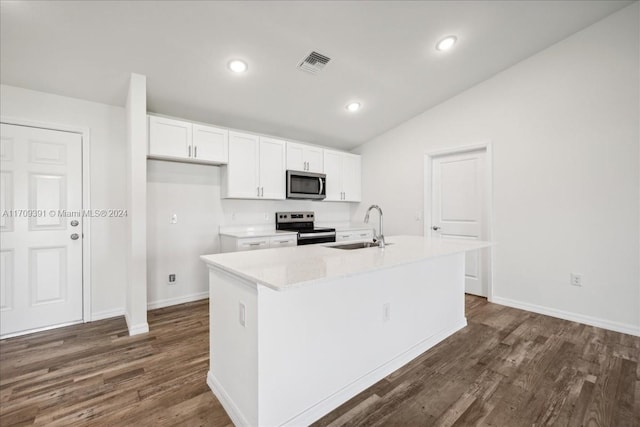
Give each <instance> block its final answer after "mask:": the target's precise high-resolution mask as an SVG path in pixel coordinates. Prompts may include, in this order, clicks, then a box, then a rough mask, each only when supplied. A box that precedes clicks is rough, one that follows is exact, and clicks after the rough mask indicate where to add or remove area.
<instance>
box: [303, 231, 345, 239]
mask: <svg viewBox="0 0 640 427" xmlns="http://www.w3.org/2000/svg"><path fill="white" fill-rule="evenodd" d="M335 235H336V232H335V231H327V232H326V233H298V238H299V239H311V238H314V237H331V236H335Z"/></svg>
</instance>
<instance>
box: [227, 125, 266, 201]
mask: <svg viewBox="0 0 640 427" xmlns="http://www.w3.org/2000/svg"><path fill="white" fill-rule="evenodd" d="M258 149H259V138H258V136H256V135H250V134H245V133H240V132H229V164H228V165H227V166H226V168H225V169H226V171H223V178H224V179H225V181H226V183H225V184H226V185H224V186H223V188H226V195H225V197H233V198H239V199H257V198H259V197H260V184H259V182H260V181H259V176H258V173H259V165H258V162H259V160H260V158H259V154H258V153H259V152H258Z"/></svg>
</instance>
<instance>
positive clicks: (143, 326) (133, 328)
mask: <svg viewBox="0 0 640 427" xmlns="http://www.w3.org/2000/svg"><path fill="white" fill-rule="evenodd" d="M124 320H126V321H127V328H128V329H129V336H130V337H132V336H134V335H140V334H146V333H148V332H149V324H148V323H147V322H143V323H138V324H136V325H132V324H131V322H130V321H129V316H127V312H126V311H125V312H124Z"/></svg>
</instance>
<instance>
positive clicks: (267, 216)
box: [264, 212, 271, 221]
mask: <svg viewBox="0 0 640 427" xmlns="http://www.w3.org/2000/svg"><path fill="white" fill-rule="evenodd" d="M269 219H271V216H270V215H269V212H265V213H264V220H265V221H269Z"/></svg>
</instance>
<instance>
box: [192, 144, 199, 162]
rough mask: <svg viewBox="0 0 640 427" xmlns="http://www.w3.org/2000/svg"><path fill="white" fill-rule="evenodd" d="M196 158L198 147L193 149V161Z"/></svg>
mask: <svg viewBox="0 0 640 427" xmlns="http://www.w3.org/2000/svg"><path fill="white" fill-rule="evenodd" d="M196 157H198V146H197V145H196V146H195V147H193V158H194V159H195V158H196Z"/></svg>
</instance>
